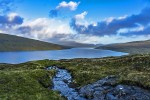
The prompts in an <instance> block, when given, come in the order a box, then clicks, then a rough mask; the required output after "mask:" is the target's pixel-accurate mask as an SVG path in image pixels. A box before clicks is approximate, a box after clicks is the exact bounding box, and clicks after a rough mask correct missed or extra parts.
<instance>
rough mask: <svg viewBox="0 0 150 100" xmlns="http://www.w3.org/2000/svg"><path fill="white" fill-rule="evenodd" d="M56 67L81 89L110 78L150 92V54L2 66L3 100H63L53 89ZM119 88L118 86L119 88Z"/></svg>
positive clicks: (0, 92) (0, 66)
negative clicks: (48, 69)
mask: <svg viewBox="0 0 150 100" xmlns="http://www.w3.org/2000/svg"><path fill="white" fill-rule="evenodd" d="M52 65H57V66H58V67H60V68H64V69H67V70H69V71H70V73H71V74H72V76H73V83H74V85H75V86H76V87H78V88H80V87H82V86H84V85H87V84H89V83H93V82H95V81H97V80H100V79H102V78H104V77H106V76H109V75H115V76H116V77H118V82H117V84H127V85H135V86H139V87H142V88H145V89H147V90H150V73H149V72H150V54H144V55H142V54H141V55H128V56H122V57H106V58H95V59H71V60H40V61H31V62H26V63H22V64H17V65H12V64H0V99H2V100H9V99H11V100H26V99H29V100H63V99H64V98H63V97H61V96H60V94H59V93H58V92H57V91H53V90H51V89H48V87H51V86H52V80H51V79H52V77H53V76H54V75H55V70H51V71H47V70H45V68H46V67H47V66H52ZM117 84H116V85H117Z"/></svg>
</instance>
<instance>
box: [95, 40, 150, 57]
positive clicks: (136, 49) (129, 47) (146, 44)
mask: <svg viewBox="0 0 150 100" xmlns="http://www.w3.org/2000/svg"><path fill="white" fill-rule="evenodd" d="M96 49H108V50H114V51H121V52H127V53H131V54H144V53H150V40H146V41H135V42H128V43H119V44H110V45H104V46H100V47H97V48H96Z"/></svg>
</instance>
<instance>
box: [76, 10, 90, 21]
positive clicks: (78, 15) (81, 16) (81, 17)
mask: <svg viewBox="0 0 150 100" xmlns="http://www.w3.org/2000/svg"><path fill="white" fill-rule="evenodd" d="M87 14H88V13H87V12H86V11H84V12H83V13H81V14H77V15H75V19H76V20H83V19H84V18H85V16H86V15H87Z"/></svg>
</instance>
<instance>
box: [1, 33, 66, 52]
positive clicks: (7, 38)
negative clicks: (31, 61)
mask: <svg viewBox="0 0 150 100" xmlns="http://www.w3.org/2000/svg"><path fill="white" fill-rule="evenodd" d="M66 48H67V47H65V46H61V45H57V44H52V43H47V42H42V41H39V40H33V39H28V38H23V37H18V36H14V35H8V34H1V33H0V51H30V50H60V49H66Z"/></svg>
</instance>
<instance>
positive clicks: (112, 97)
mask: <svg viewBox="0 0 150 100" xmlns="http://www.w3.org/2000/svg"><path fill="white" fill-rule="evenodd" d="M116 83H117V78H116V77H115V76H109V77H106V78H103V79H101V80H99V81H97V82H95V83H93V84H88V85H86V86H84V87H82V88H81V89H80V90H79V93H80V95H82V96H83V97H86V98H87V99H88V100H150V92H149V91H147V90H144V89H142V88H140V87H136V86H129V85H121V84H120V85H116ZM115 85H116V86H115Z"/></svg>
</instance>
